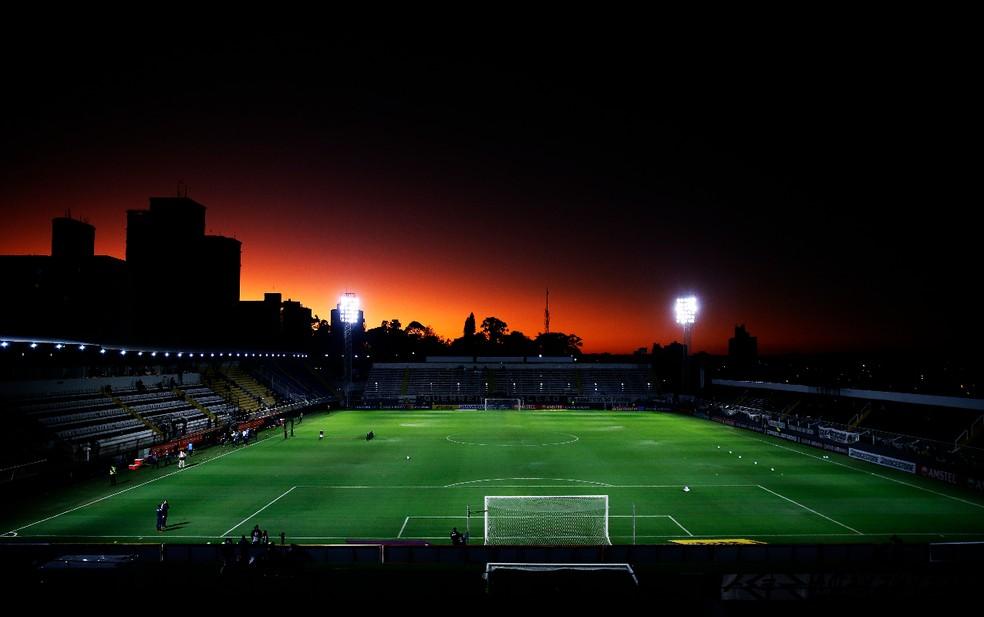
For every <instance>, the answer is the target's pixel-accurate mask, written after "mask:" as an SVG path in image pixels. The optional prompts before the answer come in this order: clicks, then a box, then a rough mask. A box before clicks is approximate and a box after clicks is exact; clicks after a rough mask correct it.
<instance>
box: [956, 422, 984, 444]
mask: <svg viewBox="0 0 984 617" xmlns="http://www.w3.org/2000/svg"><path fill="white" fill-rule="evenodd" d="M982 441H984V415H981V416H977V419H976V420H974V421H973V422H972V423H971V425H970V426H968V427H967V429H966V430H965V431H964V432H962V433H960V435H959V436H958V437H957V439H956V441H955V442H954V446H956V448H957V449H959V448H962V447H964V446H975V447H979V446H980V442H982Z"/></svg>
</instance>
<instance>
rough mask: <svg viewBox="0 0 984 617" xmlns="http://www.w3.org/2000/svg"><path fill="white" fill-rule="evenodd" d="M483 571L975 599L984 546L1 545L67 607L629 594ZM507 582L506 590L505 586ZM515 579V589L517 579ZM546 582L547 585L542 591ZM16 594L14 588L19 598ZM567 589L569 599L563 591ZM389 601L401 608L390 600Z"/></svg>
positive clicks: (782, 593) (660, 592) (744, 593)
mask: <svg viewBox="0 0 984 617" xmlns="http://www.w3.org/2000/svg"><path fill="white" fill-rule="evenodd" d="M489 563H508V564H534V563H535V564H629V565H630V566H631V569H632V570H633V571H634V577H635V578H636V580H635V581H634V584H633V586H632V593H633V594H634V595H637V596H643V597H652V598H662V599H678V600H701V601H715V602H727V601H730V600H749V599H786V600H817V599H836V598H856V599H864V600H872V599H879V600H886V601H893V600H899V601H904V600H905V599H906V598H919V599H925V598H932V597H946V598H948V599H953V598H954V597H973V596H975V595H977V593H978V592H979V590H978V589H977V587H976V585H977V584H978V583H977V581H979V580H981V578H980V577H981V575H982V574H984V544H981V543H948V544H900V543H894V544H843V545H837V544H833V545H747V546H745V545H742V546H678V545H654V546H600V547H531V546H468V547H454V546H408V545H402V544H401V545H392V546H390V545H386V544H344V545H332V546H302V545H290V546H275V545H270V546H263V547H260V546H249V547H242V548H240V547H239V546H238V545H200V544H193V545H185V544H166V545H165V544H125V545H124V544H108V545H107V544H70V545H66V544H47V543H27V542H16V541H5V542H2V543H0V575H2V576H3V580H4V581H5V582H8V583H10V584H11V588H16V589H19V590H22V591H25V592H32V591H35V590H38V589H64V590H66V591H67V592H70V594H72V596H73V597H76V596H78V595H79V594H81V595H82V596H84V595H85V594H86V593H88V592H92V593H96V592H97V590H104V589H114V590H115V592H116V593H129V592H132V593H134V594H141V593H145V592H149V593H153V592H154V590H155V589H160V588H161V586H162V585H164V586H166V585H179V586H180V587H181V588H182V589H184V590H187V591H194V590H196V589H197V590H202V591H206V590H211V589H215V588H216V587H217V586H218V587H219V588H225V587H226V586H227V585H232V586H233V588H239V587H240V586H246V587H248V586H251V585H260V586H263V585H277V584H280V583H284V584H295V583H299V584H313V585H315V586H316V588H317V589H319V590H323V591H337V592H339V593H346V594H351V593H365V594H370V595H372V594H378V593H382V594H383V596H384V597H385V596H387V594H390V593H392V594H398V595H399V597H404V598H405V597H421V598H425V597H431V596H433V595H434V594H437V595H439V596H440V597H444V598H448V597H454V598H491V599H495V597H501V596H502V595H503V594H502V591H501V590H502V589H510V591H509V592H508V593H510V594H517V595H526V594H536V595H537V596H541V597H542V596H550V595H555V594H559V595H569V594H570V591H569V590H570V589H571V586H570V585H569V584H567V583H568V582H569V581H574V582H575V584H576V589H577V590H578V591H579V592H581V594H579V595H583V593H586V592H589V591H590V592H598V593H616V592H617V593H625V579H624V577H623V578H619V577H615V576H611V575H604V570H603V569H601V568H596V569H595V570H597V571H599V572H602V573H603V574H602V575H598V576H592V574H591V571H592V569H591V568H584V569H571V570H572V571H574V574H573V575H572V574H570V572H567V573H565V575H564V576H565V578H564V581H565V584H564V585H560V584H557V582H556V581H557V580H558V575H557V573H556V569H553V570H551V569H550V568H541V570H543V571H544V572H547V574H545V575H544V576H543V577H541V578H538V577H537V574H536V573H535V572H533V573H532V574H530V573H529V572H523V573H522V584H518V585H515V586H513V587H510V586H506V585H500V586H499V587H498V590H499V591H498V593H495V594H492V593H491V591H490V587H489V585H487V583H486V578H484V576H483V575H484V574H485V573H486V568H487V565H488V564H489ZM509 577H512V575H507V576H506V577H503V578H509ZM513 578H517V580H518V577H513ZM541 582H542V584H541ZM14 586H16V587H14ZM565 589H567V590H568V591H566V592H565V591H564V590H565ZM392 597H396V596H392Z"/></svg>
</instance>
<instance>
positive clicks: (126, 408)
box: [106, 391, 164, 437]
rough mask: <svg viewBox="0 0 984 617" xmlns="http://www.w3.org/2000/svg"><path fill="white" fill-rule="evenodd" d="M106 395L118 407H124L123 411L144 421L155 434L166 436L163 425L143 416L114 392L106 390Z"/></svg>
mask: <svg viewBox="0 0 984 617" xmlns="http://www.w3.org/2000/svg"><path fill="white" fill-rule="evenodd" d="M106 396H107V397H109V399H110V400H111V401H113V403H114V404H115V405H116V406H117V407H119V408H120V409H122V410H123V411H125V412H126V413H127V414H129V415H130V417H132V418H133V419H135V420H139V421H140V422H142V423H143V424H144V426H146V427H147V428H148V429H150V430H151V431H153V432H154V434H155V435H157V436H158V437H164V431H163V430H161V427H159V426H157V425H156V424H155V423H153V422H151V421H150V420H148V419H147V418H145V417H143V415H141V414H140V413H138V412H137V411H136V410H135V409H133V408H132V407H130V406H129V405H127V404H126V403H124V402H123V399H121V398H119V397H118V396H116V395H114V394H113V393H112V392H109V391H107V392H106Z"/></svg>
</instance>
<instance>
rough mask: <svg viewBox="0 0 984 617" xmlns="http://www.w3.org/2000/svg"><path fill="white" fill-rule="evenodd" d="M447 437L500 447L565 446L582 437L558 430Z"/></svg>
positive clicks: (477, 444) (461, 441)
mask: <svg viewBox="0 0 984 617" xmlns="http://www.w3.org/2000/svg"><path fill="white" fill-rule="evenodd" d="M445 439H447V440H448V441H450V442H451V443H455V444H459V445H462V446H496V447H500V448H537V447H544V446H563V445H567V444H571V443H574V442H575V441H577V440H579V439H580V437H578V436H577V435H572V434H571V433H558V432H556V431H537V430H525V431H523V432H522V433H517V432H501V433H495V432H491V431H489V432H479V431H474V432H472V431H469V432H465V433H454V434H453V435H448V436H447V437H446V438H445Z"/></svg>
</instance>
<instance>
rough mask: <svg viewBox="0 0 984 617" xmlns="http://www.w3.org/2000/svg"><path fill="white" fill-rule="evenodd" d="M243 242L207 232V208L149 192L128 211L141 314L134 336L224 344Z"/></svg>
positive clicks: (229, 334) (229, 328) (156, 340)
mask: <svg viewBox="0 0 984 617" xmlns="http://www.w3.org/2000/svg"><path fill="white" fill-rule="evenodd" d="M241 252H242V245H241V243H240V242H239V241H238V240H235V239H233V238H225V237H222V236H206V235H205V206H203V205H202V204H200V203H198V202H196V201H194V200H192V199H189V198H188V197H151V198H150V208H149V209H147V210H130V211H128V212H127V229H126V259H127V265H128V266H129V267H130V272H131V276H132V279H133V292H134V297H133V302H134V308H135V310H136V311H137V315H138V317H139V319H138V322H137V332H136V337H137V339H138V340H139V341H142V342H153V343H165V342H166V343H175V342H178V343H181V342H186V343H193V344H196V345H202V344H209V343H225V342H228V341H229V339H230V338H231V337H232V335H233V330H234V328H233V327H232V326H233V324H234V323H235V319H234V318H235V315H236V311H237V303H238V301H239V274H240V263H241Z"/></svg>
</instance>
